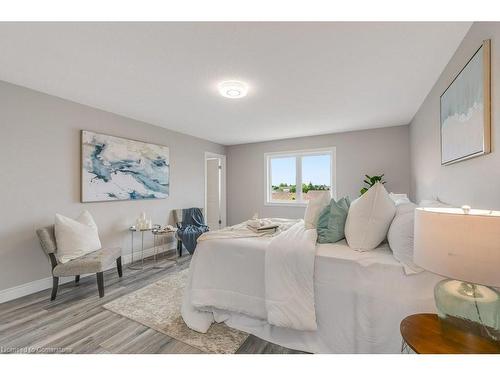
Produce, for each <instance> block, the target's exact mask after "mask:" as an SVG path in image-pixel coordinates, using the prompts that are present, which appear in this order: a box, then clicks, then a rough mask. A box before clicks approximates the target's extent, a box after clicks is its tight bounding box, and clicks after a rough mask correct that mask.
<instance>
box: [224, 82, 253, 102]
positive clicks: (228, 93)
mask: <svg viewBox="0 0 500 375" xmlns="http://www.w3.org/2000/svg"><path fill="white" fill-rule="evenodd" d="M219 93H220V94H221V95H222V96H223V97H225V98H230V99H239V98H243V97H244V96H246V95H247V94H248V85H247V84H246V83H245V82H241V81H223V82H221V83H219Z"/></svg>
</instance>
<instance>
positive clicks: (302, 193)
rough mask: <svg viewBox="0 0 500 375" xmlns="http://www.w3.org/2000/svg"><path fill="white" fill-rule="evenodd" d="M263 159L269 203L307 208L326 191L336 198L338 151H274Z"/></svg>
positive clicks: (267, 202) (267, 201)
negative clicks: (336, 160)
mask: <svg viewBox="0 0 500 375" xmlns="http://www.w3.org/2000/svg"><path fill="white" fill-rule="evenodd" d="M264 156H265V161H266V172H267V173H266V176H267V178H266V187H265V188H266V202H265V203H266V204H268V205H305V204H307V201H308V200H309V199H311V198H312V197H314V196H315V195H317V194H320V193H323V192H324V191H329V192H330V194H331V195H332V196H334V195H335V191H334V161H335V148H328V149H316V150H303V151H290V152H273V153H267V154H265V155H264ZM297 187H299V188H297Z"/></svg>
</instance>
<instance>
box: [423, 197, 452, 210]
mask: <svg viewBox="0 0 500 375" xmlns="http://www.w3.org/2000/svg"><path fill="white" fill-rule="evenodd" d="M419 207H436V208H437V207H444V208H450V207H453V206H452V205H450V204H448V203H444V202H441V201H440V200H439V199H437V198H436V199H435V200H434V199H423V200H421V201H420V204H419Z"/></svg>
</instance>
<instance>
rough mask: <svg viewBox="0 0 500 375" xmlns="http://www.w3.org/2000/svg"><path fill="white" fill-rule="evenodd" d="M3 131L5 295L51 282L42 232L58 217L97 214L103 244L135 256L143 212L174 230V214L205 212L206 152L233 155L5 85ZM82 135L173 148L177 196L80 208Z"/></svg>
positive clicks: (0, 218) (0, 274)
mask: <svg viewBox="0 0 500 375" xmlns="http://www.w3.org/2000/svg"><path fill="white" fill-rule="evenodd" d="M166 105H167V104H166ZM0 126H1V138H0V160H1V161H2V167H1V169H0V181H1V183H0V202H1V204H0V206H1V210H0V223H1V225H0V290H3V289H6V288H9V287H12V286H16V285H20V284H24V283H27V282H30V281H34V280H39V279H43V278H46V277H48V276H50V268H49V266H48V262H47V259H46V258H45V256H44V255H43V253H42V250H41V248H40V245H39V244H38V241H37V239H36V236H35V229H36V228H38V227H40V226H44V225H48V224H51V223H53V220H54V215H55V213H61V214H63V215H67V216H70V217H75V216H77V215H78V214H79V213H80V212H81V210H83V209H87V210H89V211H90V212H91V213H92V215H93V216H94V218H95V220H96V222H97V225H98V226H99V234H100V237H101V241H102V243H103V245H105V246H121V247H123V250H124V252H125V253H127V252H129V251H130V245H129V244H130V237H129V233H128V232H127V228H128V226H129V225H130V224H132V223H134V221H135V218H136V217H137V216H138V215H139V214H140V213H141V211H145V212H146V213H147V214H148V215H150V216H151V217H152V218H153V220H154V222H155V223H166V222H167V220H168V216H169V214H170V210H171V209H173V208H180V207H186V206H199V207H201V206H203V204H204V153H205V151H211V152H216V153H219V154H224V153H225V148H224V147H223V146H220V145H217V144H214V143H211V142H208V141H204V140H201V139H198V138H194V137H190V136H187V135H183V134H180V133H176V132H173V131H169V130H166V129H163V128H160V127H156V126H153V125H149V124H145V123H142V122H139V121H135V120H132V119H129V118H125V117H121V116H118V115H114V114H111V113H108V112H104V111H100V110H97V109H93V108H90V107H87V106H83V105H80V104H76V103H73V102H69V101H66V100H62V99H59V98H56V97H53V96H50V95H45V94H42V93H39V92H36V91H32V90H29V89H26V88H22V87H19V86H15V85H11V84H8V83H6V82H1V81H0ZM81 129H87V130H92V131H96V132H102V133H106V134H111V135H115V136H121V137H126V138H131V139H137V140H141V141H145V142H153V143H159V144H163V145H166V146H169V147H170V162H171V181H170V183H171V185H170V197H169V198H167V199H163V200H147V201H124V202H101V203H85V204H82V203H80V130H81ZM146 239H147V241H146V247H150V246H151V245H152V240H151V239H150V236H146Z"/></svg>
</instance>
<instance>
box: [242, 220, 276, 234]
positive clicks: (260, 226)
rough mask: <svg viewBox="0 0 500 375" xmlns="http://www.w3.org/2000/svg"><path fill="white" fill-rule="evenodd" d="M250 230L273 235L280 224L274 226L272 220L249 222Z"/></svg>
mask: <svg viewBox="0 0 500 375" xmlns="http://www.w3.org/2000/svg"><path fill="white" fill-rule="evenodd" d="M247 227H248V229H250V230H251V231H252V232H255V233H264V234H273V233H274V232H276V230H277V229H278V227H279V225H278V224H273V223H272V222H271V221H270V220H258V219H254V220H249V221H248V223H247Z"/></svg>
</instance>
